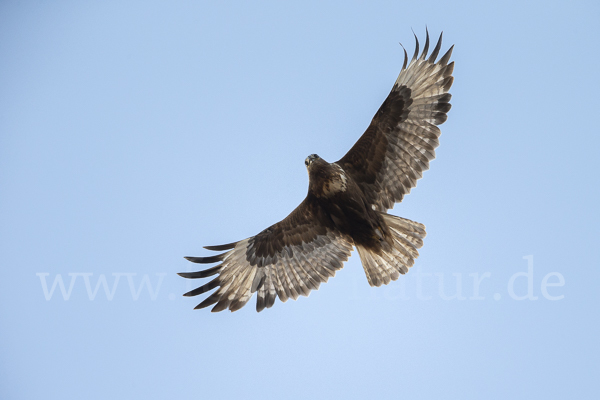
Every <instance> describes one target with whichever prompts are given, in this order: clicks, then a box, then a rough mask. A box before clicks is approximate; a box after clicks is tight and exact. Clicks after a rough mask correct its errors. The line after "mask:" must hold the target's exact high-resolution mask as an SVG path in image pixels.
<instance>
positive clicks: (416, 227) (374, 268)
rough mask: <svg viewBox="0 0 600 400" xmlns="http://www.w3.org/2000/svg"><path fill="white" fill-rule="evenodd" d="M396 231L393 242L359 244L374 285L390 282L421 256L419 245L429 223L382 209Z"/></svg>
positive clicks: (363, 261) (366, 268)
mask: <svg viewBox="0 0 600 400" xmlns="http://www.w3.org/2000/svg"><path fill="white" fill-rule="evenodd" d="M380 215H381V216H382V217H383V220H384V221H385V223H386V224H387V225H388V227H389V229H390V232H391V234H392V244H391V245H390V244H388V242H382V246H381V248H380V249H378V251H377V250H373V249H368V248H365V247H363V246H360V245H357V246H356V248H357V250H358V254H359V255H360V259H361V261H362V265H363V268H364V270H365V274H366V275H367V280H368V281H369V285H371V286H381V285H382V284H383V285H387V284H388V283H390V281H395V280H396V279H398V277H399V276H400V274H403V275H404V274H405V273H407V272H408V269H409V268H410V267H412V266H413V264H414V263H415V259H416V258H417V257H419V252H418V251H417V249H419V248H421V247H422V246H423V238H424V237H425V235H426V232H425V225H423V224H420V223H418V222H415V221H411V220H409V219H406V218H400V217H396V216H394V215H389V214H386V213H380Z"/></svg>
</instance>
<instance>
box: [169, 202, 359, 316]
mask: <svg viewBox="0 0 600 400" xmlns="http://www.w3.org/2000/svg"><path fill="white" fill-rule="evenodd" d="M352 246H353V241H352V239H351V238H350V237H349V236H346V235H342V234H341V233H339V232H338V231H337V230H336V229H335V228H334V227H333V223H332V222H331V220H330V219H329V218H328V217H327V216H326V215H325V214H324V212H323V210H322V209H321V207H320V206H319V205H318V204H317V203H316V202H315V201H314V199H313V198H312V197H311V196H310V195H309V196H307V197H306V199H305V200H304V201H303V202H302V203H301V204H300V205H299V206H298V207H297V208H296V209H295V210H294V211H293V212H292V213H291V214H290V215H288V216H287V217H286V218H285V219H283V220H282V221H280V222H278V223H276V224H275V225H272V226H271V227H269V228H267V229H265V230H264V231H262V232H261V233H259V234H258V235H256V236H253V237H251V238H248V239H244V240H241V241H239V242H236V243H230V244H226V245H222V246H207V247H205V248H206V249H208V250H217V251H220V250H228V251H226V252H225V253H222V254H219V255H217V256H213V257H186V259H188V260H189V261H192V262H195V263H201V264H203V263H215V262H221V264H219V265H217V266H216V267H212V268H209V269H207V270H204V271H199V272H182V273H180V274H179V275H180V276H182V277H184V278H192V279H194V278H205V277H209V276H212V275H215V274H218V276H217V277H216V278H214V279H213V280H212V281H210V282H208V283H206V284H205V285H203V286H200V287H199V288H197V289H194V290H192V291H190V292H188V293H186V294H184V296H196V295H199V294H202V293H205V292H207V291H209V290H212V289H214V288H217V287H218V289H217V290H216V291H215V292H214V293H212V294H211V295H210V296H208V297H207V298H206V299H205V300H204V301H203V302H202V303H200V304H198V306H197V307H196V308H197V309H198V308H204V307H207V306H210V305H213V304H215V303H216V305H215V306H214V307H213V308H212V311H213V312H216V311H223V310H225V309H227V308H229V309H230V310H231V311H236V310H239V309H240V308H242V307H243V306H244V305H245V304H246V303H247V302H248V300H250V298H251V297H252V294H253V293H254V292H258V295H257V301H256V310H257V311H259V312H260V311H262V310H263V309H264V308H265V307H266V308H270V307H271V306H272V305H273V303H274V302H275V297H276V296H277V297H279V299H280V300H281V301H283V302H285V301H287V299H288V298H293V299H294V300H296V299H297V298H298V296H299V295H304V296H308V294H309V293H310V291H311V290H316V289H318V288H319V285H320V284H321V282H327V280H328V279H329V277H331V276H334V275H335V271H337V270H339V269H341V268H342V266H343V263H344V261H346V260H347V259H348V257H349V256H350V253H351V251H352Z"/></svg>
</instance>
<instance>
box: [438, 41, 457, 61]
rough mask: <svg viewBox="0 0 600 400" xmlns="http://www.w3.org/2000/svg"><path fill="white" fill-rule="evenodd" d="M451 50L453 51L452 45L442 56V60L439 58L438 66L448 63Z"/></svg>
mask: <svg viewBox="0 0 600 400" xmlns="http://www.w3.org/2000/svg"><path fill="white" fill-rule="evenodd" d="M452 50H454V45H452V46H450V48H449V49H448V51H447V52H446V54H444V55H443V56H442V58H440V61H438V64H440V65H446V64H448V61H449V60H450V56H452Z"/></svg>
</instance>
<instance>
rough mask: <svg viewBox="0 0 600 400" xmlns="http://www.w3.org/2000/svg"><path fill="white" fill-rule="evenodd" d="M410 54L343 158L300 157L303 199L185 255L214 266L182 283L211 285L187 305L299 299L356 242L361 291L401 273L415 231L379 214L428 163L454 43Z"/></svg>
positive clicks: (410, 256)
mask: <svg viewBox="0 0 600 400" xmlns="http://www.w3.org/2000/svg"><path fill="white" fill-rule="evenodd" d="M415 40H416V49H415V52H414V55H413V57H412V59H411V60H410V62H409V63H408V65H407V61H408V56H407V54H406V50H404V65H403V66H402V70H401V71H400V75H399V76H398V79H396V82H395V83H394V86H393V88H392V91H391V92H390V94H389V95H388V97H387V98H386V99H385V101H384V102H383V104H382V105H381V107H380V108H379V110H378V111H377V113H376V114H375V117H373V120H372V121H371V124H370V125H369V127H368V128H367V130H366V132H365V133H364V134H363V135H362V136H361V137H360V139H359V140H358V142H356V144H355V145H354V146H353V147H352V148H351V149H350V151H348V153H346V155H345V156H344V157H342V158H341V159H340V160H338V161H336V162H334V163H328V162H327V161H325V160H323V159H322V158H321V157H319V156H318V155H316V154H311V155H309V156H308V157H307V158H306V161H305V164H306V168H307V170H308V176H309V184H308V194H307V195H306V198H305V199H304V201H302V203H300V205H299V206H298V207H297V208H296V209H295V210H294V211H292V213H291V214H290V215H288V216H287V217H286V218H285V219H283V220H282V221H280V222H278V223H276V224H274V225H272V226H270V227H268V228H267V229H265V230H264V231H262V232H260V233H259V234H258V235H256V236H252V237H250V238H248V239H244V240H240V241H238V242H234V243H230V244H224V245H221V246H206V247H205V248H206V249H208V250H214V251H224V253H221V254H219V255H216V256H212V257H185V258H186V259H187V260H189V261H191V262H194V263H200V264H208V263H219V264H218V265H217V266H214V267H212V268H209V269H206V270H203V271H198V272H182V273H180V274H179V275H180V276H182V277H184V278H191V279H196V278H206V277H209V276H212V275H217V276H216V278H214V279H212V280H211V281H210V282H208V283H206V284H204V285H203V286H200V287H199V288H197V289H194V290H192V291H190V292H188V293H185V294H184V296H196V295H199V294H201V293H205V292H208V291H210V290H212V289H215V288H218V289H217V290H216V291H215V292H213V293H212V294H211V295H210V296H208V297H207V298H206V299H204V301H202V302H201V303H200V304H198V306H196V308H204V307H207V306H210V305H213V304H215V303H216V304H215V306H214V307H213V308H212V311H213V312H216V311H222V310H225V309H229V310H231V311H236V310H239V309H240V308H242V307H243V306H244V305H245V304H246V303H247V302H248V300H250V298H251V297H252V295H253V293H255V292H256V293H257V301H256V310H257V311H262V310H263V309H264V308H265V307H266V308H270V307H271V306H273V304H274V303H275V298H276V297H279V299H280V300H281V301H282V302H285V301H286V300H287V299H289V298H292V299H294V300H296V299H297V298H298V296H299V295H304V296H308V294H309V293H310V291H311V290H316V289H318V288H319V285H320V284H321V283H322V282H327V280H328V279H329V277H332V276H334V275H335V272H336V271H337V270H339V269H341V268H342V266H343V263H344V261H346V260H347V259H348V257H349V256H350V252H351V251H352V247H353V246H356V248H357V249H358V254H359V255H360V259H361V261H362V265H363V268H364V270H365V273H366V275H367V280H368V282H369V284H370V285H371V286H381V285H382V284H385V285H387V284H388V283H390V281H395V280H396V279H398V277H399V276H400V274H405V273H406V272H408V269H409V268H410V267H411V266H412V265H413V264H414V260H415V259H416V258H417V257H418V255H419V253H418V252H417V249H419V248H420V247H421V246H422V245H423V238H424V237H425V226H424V225H422V224H420V223H418V222H414V221H411V220H409V219H405V218H400V217H396V216H394V215H390V214H387V213H386V211H387V210H388V209H390V208H392V207H393V206H394V203H397V202H400V201H402V198H403V197H404V195H405V194H408V193H409V192H410V190H411V188H413V187H415V186H416V184H417V180H418V179H419V178H421V176H422V174H423V171H425V170H427V169H428V168H429V162H430V161H431V160H433V159H434V158H435V148H436V147H437V146H438V145H439V141H438V138H439V136H440V129H439V128H438V127H437V126H436V125H440V124H442V123H443V122H444V121H446V118H447V115H446V113H447V112H448V110H450V103H449V102H450V98H451V95H450V93H448V90H449V89H450V86H452V82H453V80H454V78H453V77H452V70H453V69H454V62H451V63H448V61H449V60H450V56H451V54H452V49H453V47H454V46H452V47H450V49H449V50H448V51H447V52H446V54H444V55H443V56H442V57H441V58H440V59H439V60H438V61H437V62H436V58H437V56H438V54H439V51H440V47H441V45H442V35H440V38H439V40H438V42H437V44H436V46H435V48H434V49H433V52H432V53H431V55H430V56H429V57H427V52H428V50H429V33H427V38H426V41H425V47H424V49H423V52H422V53H421V54H420V55H419V40H418V39H417V37H416V35H415Z"/></svg>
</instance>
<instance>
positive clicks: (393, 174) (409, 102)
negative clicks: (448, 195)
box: [337, 34, 454, 212]
mask: <svg viewBox="0 0 600 400" xmlns="http://www.w3.org/2000/svg"><path fill="white" fill-rule="evenodd" d="M415 39H416V36H415ZM441 45H442V36H441V35H440V39H439V41H438V43H437V45H436V46H435V48H434V49H433V52H432V53H431V56H429V58H427V51H428V50H429V34H427V41H426V43H425V48H424V49H423V53H421V55H420V56H419V41H418V40H417V45H416V49H415V53H414V56H413V58H412V60H411V61H410V63H409V64H408V66H407V65H406V64H407V60H408V57H407V55H406V51H404V65H403V66H402V70H401V71H400V75H399V76H398V79H397V80H396V82H395V84H394V87H393V88H392V91H391V92H390V94H389V95H388V97H387V98H386V99H385V101H384V102H383V104H382V105H381V107H380V108H379V110H378V111H377V113H376V114H375V116H374V117H373V120H372V121H371V124H370V125H369V127H368V128H367V130H366V131H365V133H364V134H363V135H362V136H361V137H360V139H358V141H357V142H356V143H355V144H354V146H353V147H352V148H351V149H350V151H348V153H346V155H345V156H344V157H342V158H341V159H340V160H339V161H338V162H337V163H338V164H339V165H341V166H342V168H344V170H345V171H346V172H348V173H349V174H350V175H351V176H352V178H353V179H354V181H355V182H356V183H357V184H358V185H359V187H360V188H361V189H362V191H363V193H364V194H365V196H366V197H367V199H368V201H369V203H370V205H371V206H372V207H374V208H375V209H377V210H378V211H382V212H385V211H387V210H388V209H390V208H392V207H393V206H394V203H397V202H400V201H402V198H403V197H404V195H405V194H407V193H409V192H410V190H411V188H413V187H415V186H416V185H417V180H418V179H419V178H421V176H422V174H423V171H425V170H427V169H429V161H431V160H433V159H434V158H435V148H436V147H437V146H438V145H439V141H438V137H439V136H440V129H439V128H438V127H437V126H436V125H439V124H442V123H443V122H444V121H446V118H447V116H446V113H447V112H448V110H450V98H451V96H450V93H448V90H449V89H450V86H452V82H453V80H454V78H453V77H452V71H453V69H454V62H451V63H450V64H448V61H449V59H450V56H451V54H452V48H453V47H451V48H450V50H448V52H447V53H446V54H445V55H443V56H442V58H441V59H440V60H439V61H437V62H436V58H437V56H438V54H439V51H440V48H441Z"/></svg>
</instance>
